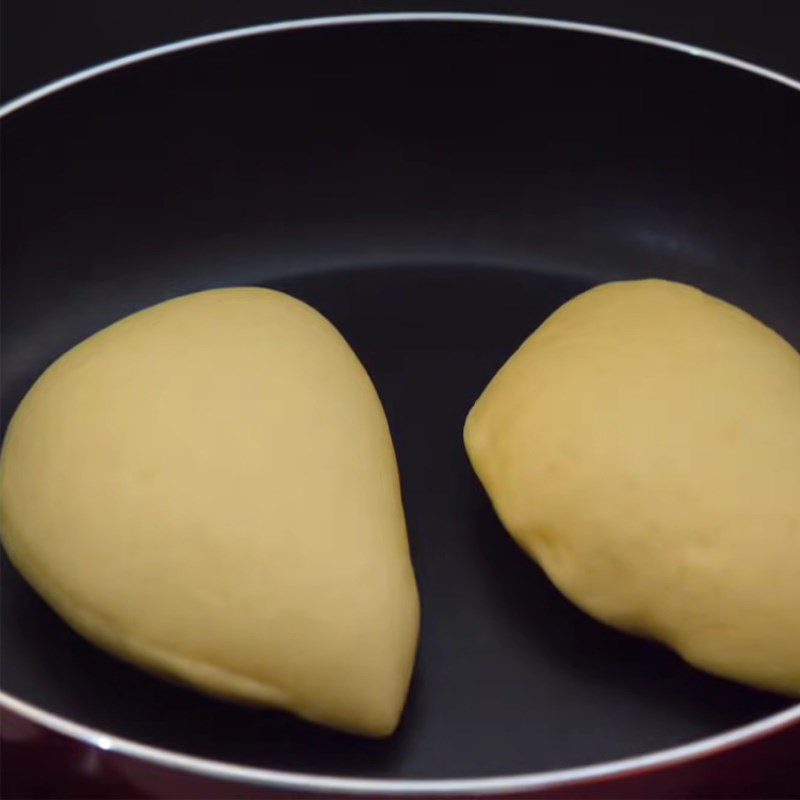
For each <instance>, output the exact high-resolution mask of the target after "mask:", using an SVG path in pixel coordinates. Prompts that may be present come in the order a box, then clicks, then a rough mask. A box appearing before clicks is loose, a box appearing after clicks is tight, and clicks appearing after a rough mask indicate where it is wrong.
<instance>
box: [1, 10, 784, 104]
mask: <svg viewBox="0 0 800 800" xmlns="http://www.w3.org/2000/svg"><path fill="white" fill-rule="evenodd" d="M418 10H426V11H492V12H496V13H507V14H530V15H535V16H544V17H555V18H558V19H569V20H578V21H581V22H592V23H597V24H603V25H611V26H616V27H621V28H628V29H631V30H636V31H641V32H643V33H649V34H652V35H655V36H663V37H666V38H671V39H676V40H678V41H684V42H688V43H691V44H695V45H698V46H701V47H707V48H710V49H712V50H718V51H720V52H723V53H726V54H729V55H733V56H737V57H739V58H743V59H745V60H747V61H753V62H755V63H757V64H760V65H762V66H765V67H769V68H770V69H774V70H777V71H779V72H784V73H786V74H788V75H791V76H792V77H794V78H800V3H796V2H795V3H786V2H775V1H772V2H758V3H756V2H753V0H751V2H745V3H732V2H730V0H700V2H697V1H696V0H695V2H680V1H679V0H450V2H443V1H442V0H439V1H438V2H436V1H435V0H430V1H429V2H420V0H405V2H404V1H403V0H383V2H379V1H378V0H2V2H1V3H0V13H1V14H2V18H1V20H0V21H1V22H2V38H1V39H0V46H1V47H2V51H1V53H2V55H1V57H2V61H0V68H1V72H0V75H1V76H2V77H1V78H0V91H1V96H2V99H3V100H4V101H5V100H9V99H11V98H13V97H16V96H17V95H20V94H23V93H24V92H27V91H30V90H31V89H34V88H36V87H37V86H39V85H41V84H43V83H47V82H49V81H51V80H54V79H55V78H59V77H61V76H63V75H67V74H69V73H71V72H75V71H76V70H79V69H82V68H84V67H88V66H92V65H94V64H97V63H99V62H102V61H106V60H108V59H110V58H116V57H118V56H122V55H126V54H128V53H132V52H135V51H137V50H142V49H145V48H148V47H154V46H156V45H159V44H164V43H167V42H170V41H174V40H176V39H184V38H187V37H191V36H198V35H201V34H205V33H211V32H214V31H218V30H223V29H225V28H235V27H240V26H244V25H254V24H258V23H264V22H271V21H275V20H280V19H291V18H296V17H310V16H319V15H328V14H342V13H366V12H370V11H418Z"/></svg>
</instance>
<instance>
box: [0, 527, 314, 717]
mask: <svg viewBox="0 0 800 800" xmlns="http://www.w3.org/2000/svg"><path fill="white" fill-rule="evenodd" d="M4 546H5V549H6V552H7V553H8V555H9V557H10V558H11V561H12V563H14V564H15V567H16V562H17V558H16V553H17V552H19V548H18V547H9V542H8V540H4ZM12 551H15V552H12ZM25 560H26V561H27V563H28V570H27V575H28V580H29V581H30V583H31V585H32V586H34V587H35V589H36V591H37V592H38V593H39V594H41V595H42V597H44V598H45V599H46V600H47V602H48V604H49V605H50V607H51V608H52V609H53V610H54V611H55V612H56V613H57V614H58V616H59V617H60V618H61V619H62V620H63V621H64V622H66V623H67V625H68V626H69V627H70V628H72V629H74V630H75V631H77V632H78V633H80V634H81V635H82V636H85V637H86V638H87V639H88V640H89V641H90V642H92V643H93V644H96V645H98V646H100V647H101V649H103V650H108V651H110V652H111V653H113V654H114V655H115V656H117V657H120V658H122V659H124V660H125V661H127V662H132V663H133V664H135V665H138V666H140V667H143V668H145V669H147V670H149V671H151V672H154V673H157V674H158V675H159V677H161V678H163V679H166V680H168V681H171V682H176V681H180V682H181V683H182V684H183V683H184V682H185V685H186V686H188V687H189V688H193V685H194V686H202V688H203V690H204V691H206V692H208V693H209V694H211V695H214V696H216V697H223V698H227V699H232V700H236V701H237V702H239V703H243V704H246V705H259V704H261V703H263V704H265V705H267V706H272V707H275V708H280V709H284V710H287V711H290V712H291V713H293V714H297V715H299V716H301V717H304V718H305V719H308V720H311V721H316V720H315V719H314V718H313V717H312V716H309V715H307V714H306V713H305V711H304V710H302V709H298V708H296V707H295V706H293V705H292V701H291V697H290V696H289V695H288V694H287V692H285V691H284V690H282V689H279V688H278V687H276V686H272V685H271V684H269V683H266V682H265V681H261V680H258V679H257V678H251V677H249V676H247V675H242V674H239V673H236V672H232V671H231V670H228V669H224V668H223V667H219V666H216V665H215V664H210V663H208V662H206V661H201V660H198V659H194V658H191V657H189V656H184V655H176V654H175V653H172V652H170V651H169V650H167V649H166V648H164V647H162V646H161V645H158V644H155V643H153V642H149V641H147V640H146V639H142V638H141V637H134V636H128V635H125V633H124V631H120V630H119V624H118V623H115V624H110V623H109V622H106V621H104V619H103V615H102V613H99V612H97V611H95V610H93V609H91V608H89V607H88V606H86V605H83V604H81V603H76V602H75V601H74V600H73V599H71V598H70V599H68V598H67V594H66V592H64V591H62V589H61V588H59V587H58V586H57V583H56V581H54V580H53V579H52V578H48V579H45V578H44V577H43V575H42V573H43V570H41V569H40V568H39V565H38V564H37V565H36V567H35V570H31V569H30V565H31V559H29V558H28V559H25ZM34 571H35V573H36V574H35V575H34V574H33V572H34ZM66 608H69V609H70V611H71V615H70V616H69V617H68V616H66V614H64V613H62V609H66ZM220 683H222V684H223V687H224V688H221V686H220Z"/></svg>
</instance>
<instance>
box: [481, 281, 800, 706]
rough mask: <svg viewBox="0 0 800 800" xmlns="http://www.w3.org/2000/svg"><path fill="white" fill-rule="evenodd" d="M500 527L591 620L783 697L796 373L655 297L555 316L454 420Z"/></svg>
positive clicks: (797, 504) (630, 289)
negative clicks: (462, 420) (461, 419)
mask: <svg viewBox="0 0 800 800" xmlns="http://www.w3.org/2000/svg"><path fill="white" fill-rule="evenodd" d="M465 441H466V446H467V450H468V452H469V456H470V459H471V461H472V463H473V465H474V467H475V470H476V471H477V473H478V475H479V477H480V479H481V481H482V482H483V484H484V486H485V487H486V490H487V491H488V493H489V495H490V497H491V499H492V501H493V503H494V506H495V508H496V510H497V513H498V514H499V516H500V518H501V519H502V521H503V523H504V524H505V526H506V527H507V529H508V530H509V532H510V533H511V534H512V536H513V537H514V538H515V539H516V540H517V541H518V542H519V544H520V545H521V546H522V547H523V548H524V549H525V550H526V551H528V553H530V554H531V555H532V556H533V557H534V558H535V559H536V560H537V561H538V562H539V563H540V564H541V566H542V567H543V568H544V570H545V571H546V572H547V574H548V575H549V576H550V577H551V579H552V580H553V582H554V583H555V584H556V585H557V586H558V587H559V588H560V589H561V590H562V591H563V592H564V593H565V594H566V595H567V596H568V597H570V598H571V599H572V600H573V601H574V602H575V603H576V604H577V605H579V606H580V607H582V608H583V609H584V610H585V611H587V612H589V613H590V614H592V615H594V616H595V617H597V618H599V619H601V620H603V621H604V622H607V623H609V624H611V625H614V626H617V627H619V628H622V629H624V630H627V631H631V632H633V633H639V634H644V635H649V636H652V637H655V638H657V639H660V640H661V641H663V642H665V643H666V644H668V645H670V646H671V647H673V648H674V649H675V650H677V651H678V652H679V653H680V654H681V655H682V656H683V657H684V658H685V659H686V660H687V661H689V662H691V663H692V664H695V665H696V666H699V667H702V668H704V669H707V670H709V671H711V672H715V673H717V674H720V675H723V676H727V677H730V678H734V679H737V680H740V681H744V682H748V683H752V684H754V685H756V686H760V687H766V688H769V689H774V690H778V691H782V692H787V693H790V694H800V355H799V354H798V353H797V351H796V350H794V349H793V348H792V347H791V346H790V345H789V344H788V343H787V342H785V341H784V340H783V339H781V338H780V337H779V336H778V335H777V334H776V333H774V332H773V331H771V330H770V329H769V328H767V327H765V326H764V325H762V324H761V323H760V322H758V321H757V320H755V319H753V318H752V317H751V316H749V315H748V314H746V313H745V312H744V311H741V310H740V309H738V308H735V307H734V306H731V305H729V304H727V303H724V302H722V301H720V300H717V299H715V298H712V297H709V296H708V295H705V294H703V293H702V292H700V291H698V290H697V289H694V288H691V287H688V286H684V285H682V284H676V283H669V282H666V281H657V280H652V281H636V282H629V283H615V284H607V285H604V286H600V287H598V288H596V289H593V290H591V291H589V292H586V293H585V294H583V295H580V296H579V297H577V298H575V299H574V300H572V301H571V302H569V303H567V304H566V305H565V306H563V307H562V308H560V309H559V310H558V311H557V312H556V313H555V314H553V315H552V316H551V317H550V318H549V319H548V320H547V321H546V322H545V323H544V324H543V325H542V326H541V327H540V328H539V329H538V330H537V331H536V332H535V333H534V334H533V335H532V336H531V337H530V338H529V339H528V340H527V341H526V342H525V343H524V344H523V345H522V347H520V349H519V350H518V351H517V352H516V353H515V354H514V355H513V356H512V357H511V358H510V359H509V361H508V362H507V363H506V364H505V366H504V367H503V368H502V369H501V370H500V372H499V373H498V374H497V375H496V376H495V378H494V379H493V380H492V382H491V383H490V384H489V386H488V387H487V389H486V390H485V392H484V393H483V395H482V396H481V398H480V399H479V400H478V402H477V403H476V405H475V407H474V408H473V410H472V412H471V413H470V416H469V418H468V420H467V425H466V429H465Z"/></svg>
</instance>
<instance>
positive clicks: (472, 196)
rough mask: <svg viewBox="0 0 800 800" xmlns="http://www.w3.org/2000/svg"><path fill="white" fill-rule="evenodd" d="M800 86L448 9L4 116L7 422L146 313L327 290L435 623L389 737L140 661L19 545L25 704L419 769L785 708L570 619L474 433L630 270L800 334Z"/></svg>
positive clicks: (220, 49) (647, 47)
mask: <svg viewBox="0 0 800 800" xmlns="http://www.w3.org/2000/svg"><path fill="white" fill-rule="evenodd" d="M798 99H800V96H799V95H798V94H797V92H796V91H794V90H793V89H792V88H791V87H789V86H787V85H782V84H781V83H779V82H776V81H774V80H770V79H767V78H765V77H762V76H759V75H756V74H753V73H752V72H748V71H746V70H742V69H738V68H735V67H732V66H730V65H726V64H723V63H718V62H715V61H712V60H708V59H705V58H694V57H692V56H691V55H688V54H687V53H685V52H676V51H673V50H670V49H666V48H663V47H658V46H654V45H652V44H646V43H639V42H634V41H624V40H621V39H616V38H610V37H607V36H599V35H590V34H587V33H581V32H575V31H565V30H554V29H550V28H539V27H527V26H518V25H510V24H488V23H479V22H474V21H473V22H469V23H467V22H454V21H451V22H447V21H442V20H438V21H432V20H429V21H417V22H400V21H394V22H391V23H389V22H383V23H377V22H376V23H370V24H359V25H341V26H336V27H321V28H311V29H303V30H292V31H285V32H281V33H273V34H269V35H255V36H251V37H246V38H237V39H234V40H230V41H226V42H218V43H215V44H211V45H207V46H204V47H196V48H192V49H189V50H186V51H183V52H176V53H173V54H170V55H166V56H162V57H159V58H155V59H152V60H147V61H144V62H141V63H137V64H133V65H131V66H128V67H126V68H124V69H119V70H114V71H111V72H109V73H107V74H104V75H101V76H99V77H96V78H93V79H92V80H88V81H84V82H81V83H78V84H77V85H75V86H72V87H70V88H68V89H65V90H63V91H60V92H57V93H55V94H52V95H50V96H48V97H46V98H44V99H42V100H40V101H38V102H35V103H33V104H30V105H28V106H27V107H25V108H22V109H21V110H19V111H16V112H14V113H13V114H10V115H8V116H7V118H6V119H5V120H4V121H3V125H2V128H3V197H2V200H3V209H2V210H3V220H2V221H3V230H2V280H3V283H2V419H3V426H4V427H5V425H6V424H7V422H8V419H9V417H10V415H11V414H12V412H13V410H14V408H15V406H16V405H17V403H18V402H19V400H20V399H21V398H22V396H23V394H24V393H25V391H26V390H27V389H28V387H29V386H30V385H31V383H32V382H33V380H34V379H35V378H36V377H37V375H39V374H40V373H41V371H42V370H43V369H44V368H45V367H46V366H47V365H48V364H49V363H50V362H51V361H52V360H53V359H54V358H56V357H57V356H58V355H59V354H61V353H62V352H64V351H65V350H66V349H67V348H69V347H70V346H71V345H73V344H75V343H76V342H78V341H79V340H81V339H82V338H84V337H86V336H88V335H89V334H91V333H93V332H94V331H96V330H98V329H99V328H101V327H103V326H105V325H107V324H109V323H111V322H113V321H114V320H116V319H118V318H120V317H122V316H123V315H125V314H128V313H130V312H133V311H135V310H137V309H140V308H143V307H144V306H147V305H150V304H153V303H156V302H158V301H160V300H164V299H166V298H169V297H173V296H175V295H178V294H181V293H185V292H191V291H195V290H200V289H206V288H210V287H219V286H230V285H240V284H255V285H260V286H270V287H275V288H278V289H281V290H284V291H287V292H289V293H291V294H293V295H295V296H297V297H300V298H302V299H303V300H306V301H307V302H309V303H311V304H312V305H313V306H315V307H316V308H317V309H319V310H320V311H321V312H322V313H323V314H325V315H326V316H328V317H329V318H330V319H331V320H332V321H333V323H334V324H335V325H336V326H337V327H338V328H339V329H340V330H341V332H342V333H343V334H344V336H345V337H346V338H347V339H348V341H349V342H350V343H351V345H352V346H353V348H354V350H355V351H356V353H357V354H358V355H359V357H360V358H361V359H362V360H363V362H364V364H365V365H366V367H367V369H368V370H369V373H370V374H371V376H372V378H373V380H374V382H375V384H376V386H377V389H378V391H379V393H380V396H381V398H382V400H383V402H384V405H385V408H386V412H387V415H388V418H389V422H390V425H391V430H392V434H393V436H394V441H395V445H396V449H397V455H398V459H399V465H400V473H401V477H402V484H403V495H404V499H405V508H406V512H407V516H408V528H409V536H410V539H411V547H412V553H413V559H414V565H415V568H416V572H417V577H418V581H419V586H420V592H421V598H422V608H423V624H422V636H421V645H420V651H419V661H418V664H417V668H416V673H415V676H414V680H413V685H412V690H411V694H410V698H409V703H408V707H407V710H406V713H405V716H404V719H403V723H402V726H401V728H400V730H399V731H398V733H397V734H396V735H395V736H393V737H391V738H389V739H387V740H385V741H369V740H363V739H359V738H356V737H351V736H348V735H344V734H339V733H336V732H332V731H329V730H325V729H323V728H319V727H315V726H313V725H310V724H307V723H304V722H301V721H297V720H295V719H293V718H291V717H289V716H288V715H285V714H282V713H279V712H274V711H268V710H253V709H246V708H241V707H238V706H235V705H231V704H228V703H224V702H221V701H216V700H213V699H209V698H206V697H204V696H202V695H200V694H197V693H195V692H193V691H191V690H188V689H181V688H178V687H176V686H173V685H170V684H168V683H166V682H162V681H161V680H159V679H157V678H154V677H150V676H149V675H147V674H145V673H143V672H140V671H139V670H137V669H135V668H133V667H129V666H127V665H125V664H124V663H122V662H120V661H118V660H116V659H114V658H112V657H110V656H107V655H105V654H104V653H102V652H100V651H99V650H97V649H95V648H94V647H92V646H91V645H89V644H87V643H86V642H85V641H83V640H82V639H81V638H80V637H78V636H77V635H76V634H74V633H72V632H71V631H70V629H69V628H67V626H66V625H65V624H63V623H62V622H61V621H60V620H59V619H58V618H57V617H56V616H55V615H54V614H53V613H52V612H51V611H50V610H49V609H48V608H47V607H46V606H45V605H44V603H43V602H42V601H41V600H40V599H38V597H37V596H36V595H35V594H34V593H33V591H32V590H31V589H30V588H28V586H27V585H26V584H25V583H24V582H23V580H22V579H21V578H20V576H19V575H18V574H17V573H16V572H15V571H14V569H13V568H12V567H11V566H10V565H9V564H8V562H7V561H6V560H4V561H3V567H2V570H3V571H2V620H1V621H0V622H1V624H2V649H0V654H1V656H0V657H1V658H2V662H1V663H0V667H1V671H0V675H1V676H2V689H3V690H5V691H6V692H8V693H10V694H12V695H14V696H16V697H18V698H20V699H22V700H24V701H27V702H29V703H32V704H35V705H37V706H40V707H42V708H44V709H46V710H48V711H50V712H53V713H55V714H58V715H60V716H63V717H66V718H69V719H71V720H73V721H77V722H79V723H83V724H85V725H89V726H91V727H93V728H96V729H99V730H102V731H106V732H108V733H110V734H115V735H119V736H122V737H125V738H129V739H133V740H136V741H140V742H145V743H148V744H151V745H155V746H158V747H163V748H167V749H170V750H176V751H180V752H183V753H188V754H193V755H199V756H203V757H210V758H214V759H218V760H223V761H229V762H236V763H240V764H245V765H253V766H260V767H269V768H276V769H282V770H293V771H302V772H308V773H314V774H320V773H328V774H331V773H332V774H347V775H356V776H363V777H403V778H440V777H441V778H455V777H461V776H489V775H502V774H515V773H521V772H534V771H539V770H547V769H554V768H563V767H570V766H576V765H582V764H588V763H596V762H600V761H605V760H609V759H616V758H621V757H625V756H631V755H635V754H638V753H643V752H648V751H653V750H658V749H661V748H666V747H670V746H673V745H678V744H682V743H685V742H689V741H691V740H695V739H697V738H699V737H705V736H708V735H712V734H716V733H720V732H722V731H725V730H728V729H730V728H732V727H735V726H738V725H741V724H744V723H748V722H751V721H753V720H757V719H759V718H762V717H764V716H766V715H769V714H771V713H773V712H776V711H779V710H781V709H784V708H787V707H789V706H790V705H791V704H792V701H791V700H789V699H788V698H784V697H781V696H777V695H771V694H766V693H762V692H758V691H755V690H753V689H749V688H746V687H744V686H740V685H736V684H734V683H729V682H727V681H724V680H721V679H718V678H714V677H711V676H709V675H706V674H703V673H701V672H699V671H697V670H695V669H692V668H691V667H689V666H687V665H685V664H684V663H683V662H682V661H681V660H680V659H679V658H678V657H676V656H675V655H673V654H671V653H670V652H669V651H667V650H666V649H665V648H663V647H661V646H659V645H657V644H655V643H652V642H649V641H645V640H642V639H638V638H634V637H631V636H627V635H624V634H621V633H617V632H615V631H613V630H611V629H609V628H607V627H605V626H603V625H601V624H599V623H596V622H594V621H593V620H592V619H590V618H589V617H587V616H586V615H584V614H583V613H581V612H580V611H578V610H577V609H576V608H574V607H573V606H572V605H571V604H570V603H569V602H568V601H567V600H565V599H564V598H563V597H562V596H561V595H560V594H559V593H558V591H557V590H556V589H555V588H554V587H553V586H552V585H551V584H550V583H549V582H548V580H547V579H546V578H545V576H544V575H543V574H542V572H541V571H540V570H539V569H538V568H537V567H536V566H535V565H534V564H533V563H532V562H531V561H530V560H529V559H528V558H527V557H526V556H525V555H523V554H522V552H521V551H519V550H518V549H517V547H516V546H515V545H514V544H513V543H512V541H511V540H510V538H509V537H508V535H507V534H506V533H505V532H504V531H503V529H502V527H501V525H500V523H499V522H498V520H497V519H496V517H495V515H494V513H493V511H492V508H491V506H490V504H489V501H488V499H487V497H486V496H485V494H484V492H483V491H482V489H481V487H480V485H479V483H478V481H477V480H476V478H475V476H474V475H473V473H472V471H471V469H470V466H469V464H468V462H467V459H466V457H465V454H464V450H463V446H462V441H461V429H462V424H463V421H464V417H465V415H466V413H467V411H468V409H469V408H470V406H471V404H472V403H473V401H474V400H475V399H476V397H477V396H478V394H479V393H480V392H481V390H482V388H483V387H484V385H485V384H486V382H487V381H488V380H489V378H490V377H491V376H492V375H493V373H494V372H495V371H496V370H497V368H498V367H499V366H500V365H501V364H502V363H503V361H504V360H505V359H506V358H507V357H508V356H509V355H510V353H511V352H512V351H513V350H514V349H515V347H516V346H517V345H519V344H520V342H521V341H522V340H523V338H524V337H525V336H527V334H529V333H530V332H531V331H532V330H533V329H534V328H535V327H536V326H537V325H538V324H539V323H540V322H541V321H542V320H543V319H544V318H545V317H546V316H547V315H548V314H549V313H551V312H552V311H553V310H554V309H555V308H556V307H557V306H558V305H559V304H560V303H562V302H564V301H565V300H567V299H568V298H570V297H572V296H573V295H575V294H576V293H578V292H581V291H583V290H585V289H587V288H588V287H590V286H592V285H593V284H596V283H598V282H602V281H608V280H615V279H624V278H636V277H644V276H660V277H665V278H673V279H677V280H683V281H688V282H690V283H693V284H696V285H698V286H700V287H702V288H704V289H706V290H709V291H711V292H713V293H715V294H717V295H718V296H720V297H723V298H725V299H727V300H730V301H733V302H734V303H737V304H739V305H741V306H743V307H744V308H746V309H747V310H749V311H750V312H752V313H753V314H755V315H756V316H758V317H759V318H761V319H762V320H764V321H765V322H766V323H767V324H769V325H771V326H772V327H774V328H775V329H776V330H777V331H778V332H779V333H781V334H782V335H783V336H784V337H786V338H787V339H788V340H789V341H790V342H792V343H793V344H794V345H795V346H800V232H799V231H798V224H799V222H798V221H799V219H800V201H799V200H798V197H799V195H798V192H800V188H799V187H800V156H799V155H798V144H799V143H800V103H799V102H798ZM76 469H80V465H76Z"/></svg>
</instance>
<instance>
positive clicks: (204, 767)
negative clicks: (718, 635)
mask: <svg viewBox="0 0 800 800" xmlns="http://www.w3.org/2000/svg"><path fill="white" fill-rule="evenodd" d="M0 706H2V707H4V708H7V709H8V710H9V711H12V712H14V713H16V714H18V715H19V716H21V717H23V718H25V719H28V720H29V721H31V722H35V723H37V724H39V725H42V726H44V727H46V728H49V729H50V730H53V731H56V732H57V733H60V734H62V735H63V736H68V737H70V738H72V739H78V740H79V741H82V742H84V743H86V744H88V745H92V746H94V747H98V748H100V749H101V750H104V751H107V752H113V753H118V754H119V755H123V756H130V757H132V758H138V759H143V760H145V761H149V762H151V763H154V764H157V765H159V766H162V767H167V768H171V769H178V770H185V771H187V772H191V773H194V774H197V775H205V776H208V777H210V778H216V779H219V780H229V781H238V782H241V783H249V784H255V785H262V786H269V787H273V788H282V789H294V790H302V791H306V792H308V791H314V792H335V793H347V794H356V795H360V794H363V795H376V794H378V795H414V794H422V795H442V796H446V795H459V794H464V793H468V794H469V795H470V796H476V795H493V794H505V793H514V792H524V791H531V790H539V789H550V788H553V787H556V786H568V785H570V784H582V783H588V782H591V781H597V780H605V779H609V778H622V777H626V776H628V777H630V776H633V775H636V774H638V773H642V772H646V771H649V770H652V769H658V768H659V767H670V766H676V765H678V764H681V763H685V762H687V761H692V760H694V759H696V758H700V757H703V756H709V755H712V754H714V753H718V752H720V751H724V750H726V749H728V748H730V747H732V746H734V745H740V744H744V743H746V742H749V741H753V740H756V739H760V738H761V737H763V736H766V735H767V734H770V733H777V732H778V731H780V730H782V729H785V728H788V727H790V726H791V725H794V724H797V723H800V704H798V705H796V706H792V707H791V708H788V709H786V710H784V711H781V712H779V713H777V714H773V715H771V716H769V717H765V718H764V719H761V720H758V721H756V722H752V723H750V724H749V725H744V726H742V727H740V728H735V729H734V730H732V731H728V732H726V733H721V734H718V735H717V736H711V737H708V738H706V739H700V740H698V741H696V742H690V743H689V744H685V745H680V746H678V747H672V748H669V749H667V750H659V751H657V752H653V753H647V754H645V755H640V756H632V757H631V758H624V759H619V760H617V761H609V762H605V763H601V764H591V765H588V766H585V767H572V768H569V769H561V770H551V771H548V772H539V773H531V774H521V775H511V776H501V777H494V778H454V779H440V778H432V779H421V780H408V779H398V780H394V779H390V778H375V779H372V778H355V777H343V776H337V775H307V774H304V773H296V772H285V771H281V770H271V769H262V768H259V767H246V766H240V765H237V764H229V763H227V762H224V761H215V760H213V759H207V758H198V757H195V756H187V755H184V754H182V753H177V752H175V751H172V750H165V749H162V748H159V747H151V746H149V745H144V744H140V743H138V742H134V741H132V740H130V739H124V738H122V737H119V736H115V735H113V734H109V733H102V732H100V731H98V730H95V729H93V728H89V727H87V726H85V725H81V724H79V723H76V722H70V721H69V720H67V719H64V718H63V717H59V716H57V715H55V714H51V713H49V712H48V711H44V710H42V709H40V708H37V707H36V706H34V705H31V704H30V703H26V702H24V701H22V700H18V699H17V698H15V697H12V696H11V695H9V694H8V693H6V692H1V691H0Z"/></svg>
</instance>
